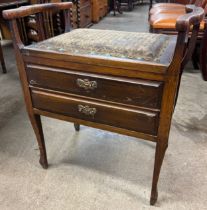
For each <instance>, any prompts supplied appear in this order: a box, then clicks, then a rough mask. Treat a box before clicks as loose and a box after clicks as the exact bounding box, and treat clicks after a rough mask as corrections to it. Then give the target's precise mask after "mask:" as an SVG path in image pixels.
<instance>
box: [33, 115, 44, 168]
mask: <svg viewBox="0 0 207 210" xmlns="http://www.w3.org/2000/svg"><path fill="white" fill-rule="evenodd" d="M30 121H31V123H32V127H33V129H34V132H35V135H36V138H37V142H38V146H39V150H40V160H39V163H40V164H41V166H42V167H43V168H44V169H47V168H48V162H47V153H46V148H45V140H44V135H43V130H42V123H41V119H40V115H30Z"/></svg>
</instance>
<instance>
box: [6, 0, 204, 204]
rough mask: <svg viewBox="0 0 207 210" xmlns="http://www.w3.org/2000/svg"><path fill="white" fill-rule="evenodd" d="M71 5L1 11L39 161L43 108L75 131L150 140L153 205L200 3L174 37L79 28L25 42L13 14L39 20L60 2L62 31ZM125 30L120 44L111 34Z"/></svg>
mask: <svg viewBox="0 0 207 210" xmlns="http://www.w3.org/2000/svg"><path fill="white" fill-rule="evenodd" d="M71 7H72V5H71V4H70V3H60V4H45V5H38V6H36V7H33V9H31V8H28V7H27V8H21V9H16V10H13V11H5V12H4V17H5V18H6V19H10V20H11V25H12V30H13V33H14V40H13V41H14V46H15V52H16V58H17V64H18V70H19V75H20V79H21V82H22V86H23V91H24V97H25V101H26V107H27V111H28V114H29V117H30V121H31V123H32V126H33V129H34V132H35V134H36V137H37V141H38V144H39V149H40V164H41V165H42V167H43V168H47V167H48V161H47V155H46V149H45V142H44V135H43V130H42V125H41V119H40V116H41V115H45V116H48V117H52V118H57V119H61V120H65V121H70V122H74V123H76V124H75V128H76V129H77V130H78V129H79V124H84V125H88V126H91V127H95V128H101V129H104V130H109V131H113V132H117V133H121V134H126V135H130V136H135V137H139V138H142V139H145V140H150V141H153V142H155V143H156V153H155V164H154V173H153V181H152V191H151V199H150V203H151V205H154V204H155V202H156V201H157V197H158V192H157V184H158V179H159V174H160V169H161V165H162V162H163V158H164V155H165V151H166V149H167V146H168V137H169V131H170V124H171V119H172V113H173V110H174V105H175V98H176V93H177V88H178V87H177V85H178V82H179V78H180V65H181V63H182V61H183V55H184V54H185V53H184V51H185V49H186V46H187V43H186V38H188V31H189V29H190V27H191V26H192V27H193V31H192V36H191V39H192V37H194V38H195V36H196V35H197V33H198V29H199V23H200V21H201V20H202V18H203V9H202V8H197V7H195V8H194V9H193V10H192V9H191V10H190V9H188V11H189V12H190V11H191V12H192V13H190V14H186V15H184V16H182V17H180V18H178V21H177V27H176V28H177V30H178V37H177V41H176V40H175V39H174V37H172V36H166V35H160V34H149V33H146V34H143V33H141V34H139V33H132V32H131V33H130V32H116V31H106V30H102V31H99V30H92V29H77V30H73V31H72V32H70V33H66V34H63V35H60V36H56V37H55V38H52V39H49V40H45V41H43V42H41V43H39V44H33V45H30V46H25V45H23V43H22V40H21V35H20V31H19V29H18V24H17V20H18V19H19V18H25V16H27V15H32V14H34V15H35V16H37V19H38V18H40V17H41V16H42V13H43V12H48V11H49V10H50V11H51V12H52V11H53V13H54V12H55V11H57V9H60V10H63V13H64V14H65V16H64V17H65V30H66V32H67V31H70V28H69V25H68V24H69V22H68V18H69V11H68V10H69V9H70V8H71ZM38 20H41V19H38ZM42 20H43V19H42ZM39 26H40V30H39V31H38V32H39V33H40V34H39V37H40V38H41V39H42V40H44V39H45V37H46V34H47V33H48V31H47V30H45V27H43V26H44V23H42V22H40V23H39ZM49 35H50V34H49ZM94 35H95V37H97V39H96V40H94V39H93V37H94ZM126 37H127V42H126V43H125V42H121V41H120V42H121V44H120V45H119V44H117V40H126ZM71 41H72V44H71ZM94 41H95V42H94ZM96 41H97V42H96ZM155 42H156V44H157V45H156V46H157V47H156V48H154V47H155V46H154V43H155ZM141 43H142V44H143V45H144V46H145V47H144V48H143V47H142V46H141ZM106 46H107V47H106ZM129 46H130V48H129ZM138 46H141V48H139V47H138ZM117 47H118V48H117ZM126 47H127V48H128V50H127V51H126ZM191 50H192V49H191ZM132 52H133V53H132ZM149 52H150V54H149ZM152 53H153V54H152ZM132 56H134V57H132ZM143 61H144V62H143ZM97 64H98V65H97Z"/></svg>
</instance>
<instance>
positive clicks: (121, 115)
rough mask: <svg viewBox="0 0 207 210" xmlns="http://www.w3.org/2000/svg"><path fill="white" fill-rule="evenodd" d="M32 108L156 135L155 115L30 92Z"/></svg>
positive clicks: (77, 99) (50, 94)
mask: <svg viewBox="0 0 207 210" xmlns="http://www.w3.org/2000/svg"><path fill="white" fill-rule="evenodd" d="M32 100H33V107H34V108H37V109H40V110H44V111H49V112H52V113H56V114H62V115H65V116H69V117H73V118H76V119H82V120H86V121H90V122H95V123H100V124H105V125H110V126H114V127H118V128H124V129H127V130H131V131H137V132H140V133H145V134H150V135H156V134H157V127H158V113H156V112H146V111H139V110H135V109H127V108H123V107H119V106H111V105H109V104H105V103H97V102H93V101H90V100H82V99H80V98H74V97H68V96H62V95H57V94H53V93H46V92H43V91H38V90H32Z"/></svg>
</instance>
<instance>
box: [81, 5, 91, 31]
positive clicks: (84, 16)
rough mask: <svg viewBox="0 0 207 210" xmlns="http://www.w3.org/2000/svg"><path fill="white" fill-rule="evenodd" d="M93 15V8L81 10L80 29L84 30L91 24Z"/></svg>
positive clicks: (88, 7)
mask: <svg viewBox="0 0 207 210" xmlns="http://www.w3.org/2000/svg"><path fill="white" fill-rule="evenodd" d="M91 21H92V15H91V6H90V5H89V6H87V7H83V8H81V9H80V27H81V28H84V27H86V26H88V25H89V24H91Z"/></svg>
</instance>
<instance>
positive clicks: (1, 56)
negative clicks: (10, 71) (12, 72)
mask: <svg viewBox="0 0 207 210" xmlns="http://www.w3.org/2000/svg"><path fill="white" fill-rule="evenodd" d="M0 61H1V66H2V71H3V73H6V72H7V71H6V65H5V61H4V55H3V50H2V46H1V40H0Z"/></svg>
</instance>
